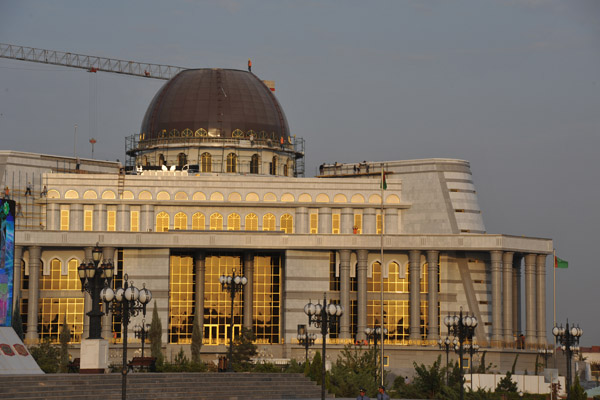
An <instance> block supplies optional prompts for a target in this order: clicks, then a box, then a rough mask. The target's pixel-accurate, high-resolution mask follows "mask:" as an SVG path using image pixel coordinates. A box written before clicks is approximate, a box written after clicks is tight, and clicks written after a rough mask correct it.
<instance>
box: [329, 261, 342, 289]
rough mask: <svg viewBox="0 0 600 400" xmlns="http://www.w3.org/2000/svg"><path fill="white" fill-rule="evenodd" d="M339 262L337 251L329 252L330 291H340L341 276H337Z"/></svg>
mask: <svg viewBox="0 0 600 400" xmlns="http://www.w3.org/2000/svg"><path fill="white" fill-rule="evenodd" d="M336 269H337V261H336V256H335V251H331V252H329V290H331V291H335V292H339V291H340V276H339V274H336Z"/></svg>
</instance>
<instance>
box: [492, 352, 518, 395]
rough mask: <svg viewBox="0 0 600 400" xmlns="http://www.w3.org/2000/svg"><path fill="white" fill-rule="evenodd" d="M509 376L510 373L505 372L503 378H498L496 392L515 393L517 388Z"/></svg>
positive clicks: (510, 375)
mask: <svg viewBox="0 0 600 400" xmlns="http://www.w3.org/2000/svg"><path fill="white" fill-rule="evenodd" d="M515 362H516V358H515ZM511 377H512V373H511V372H507V373H506V376H505V377H504V378H502V379H500V382H498V386H496V392H502V393H517V391H518V390H519V388H518V387H517V383H516V382H513V380H512V378H511Z"/></svg>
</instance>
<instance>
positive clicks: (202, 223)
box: [192, 212, 206, 231]
mask: <svg viewBox="0 0 600 400" xmlns="http://www.w3.org/2000/svg"><path fill="white" fill-rule="evenodd" d="M192 229H193V230H195V231H203V230H204V229H206V220H205V218H204V214H202V213H200V212H197V213H195V214H194V215H192Z"/></svg>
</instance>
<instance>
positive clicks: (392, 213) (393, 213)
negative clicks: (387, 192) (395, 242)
mask: <svg viewBox="0 0 600 400" xmlns="http://www.w3.org/2000/svg"><path fill="white" fill-rule="evenodd" d="M384 212H385V219H384V221H385V223H384V224H383V229H384V231H385V233H390V234H396V233H398V209H397V208H386V209H385V210H384Z"/></svg>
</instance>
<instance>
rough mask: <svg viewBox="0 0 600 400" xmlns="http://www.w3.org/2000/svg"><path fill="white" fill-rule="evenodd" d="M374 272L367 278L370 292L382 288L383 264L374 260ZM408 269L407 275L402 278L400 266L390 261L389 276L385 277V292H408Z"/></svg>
mask: <svg viewBox="0 0 600 400" xmlns="http://www.w3.org/2000/svg"><path fill="white" fill-rule="evenodd" d="M372 268H373V273H372V277H371V278H367V290H368V291H369V292H380V290H381V289H380V288H381V281H380V280H381V265H380V264H379V262H374V263H373V265H372ZM408 275H409V274H408V270H407V271H406V276H405V277H404V278H400V266H399V265H398V263H396V262H391V263H389V270H388V277H387V278H384V279H383V291H384V293H408V291H409V282H410V280H409V276H408Z"/></svg>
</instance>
